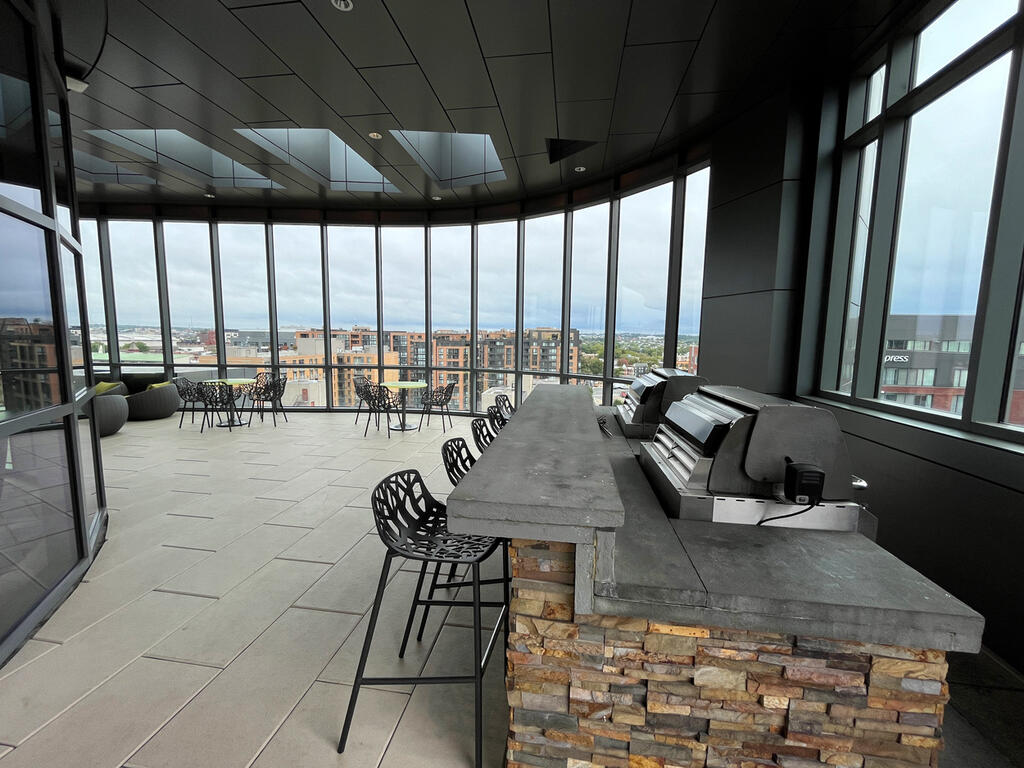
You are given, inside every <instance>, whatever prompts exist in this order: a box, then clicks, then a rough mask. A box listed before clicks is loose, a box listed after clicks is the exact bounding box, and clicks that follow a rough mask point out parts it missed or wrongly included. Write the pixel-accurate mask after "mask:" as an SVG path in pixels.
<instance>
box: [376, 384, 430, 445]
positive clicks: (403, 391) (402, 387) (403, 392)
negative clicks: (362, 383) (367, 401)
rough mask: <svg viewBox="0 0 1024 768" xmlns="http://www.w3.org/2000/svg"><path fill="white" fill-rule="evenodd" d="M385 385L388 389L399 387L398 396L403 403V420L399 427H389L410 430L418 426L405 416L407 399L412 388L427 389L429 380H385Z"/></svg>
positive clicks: (390, 427) (389, 427) (402, 430)
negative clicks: (412, 424) (409, 421)
mask: <svg viewBox="0 0 1024 768" xmlns="http://www.w3.org/2000/svg"><path fill="white" fill-rule="evenodd" d="M384 386H385V387H387V388H388V389H397V390H398V398H399V400H400V401H401V403H402V420H401V421H400V422H399V424H398V426H397V427H392V426H391V425H390V424H389V425H388V429H390V430H392V431H395V432H410V431H412V430H414V429H416V427H413V426H410V425H409V423H408V422H407V421H406V418H405V401H406V397H407V394H408V391H409V390H410V389H425V388H426V386H427V382H425V381H385V382H384Z"/></svg>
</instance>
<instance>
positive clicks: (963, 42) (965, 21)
mask: <svg viewBox="0 0 1024 768" xmlns="http://www.w3.org/2000/svg"><path fill="white" fill-rule="evenodd" d="M1016 12H1017V0H958V2H955V3H953V4H952V5H951V6H950V7H949V8H947V9H946V10H945V12H943V13H942V14H940V15H939V16H937V17H936V18H935V20H934V21H933V22H932V23H931V24H929V25H928V26H927V27H925V28H924V29H923V30H921V34H920V35H918V38H917V62H916V64H915V67H914V85H915V86H916V85H917V84H919V83H923V82H924V81H925V80H927V79H928V78H929V77H931V76H932V75H934V74H935V73H936V72H938V71H939V70H940V69H942V68H943V67H944V66H946V64H948V63H949V62H951V61H952V60H953V59H955V58H956V57H957V56H959V55H960V54H961V53H963V52H964V51H966V50H967V49H968V48H970V47H971V46H972V45H974V44H975V43H976V42H978V41H979V40H981V39H982V38H983V37H985V35H987V34H988V33H989V32H991V31H992V30H994V29H995V28H996V27H998V26H999V25H1000V24H1002V23H1003V22H1004V21H1006V20H1007V19H1008V18H1010V17H1011V16H1013V14H1015V13H1016Z"/></svg>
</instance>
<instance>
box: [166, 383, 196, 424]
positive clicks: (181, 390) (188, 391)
mask: <svg viewBox="0 0 1024 768" xmlns="http://www.w3.org/2000/svg"><path fill="white" fill-rule="evenodd" d="M171 381H173V382H174V388H175V389H177V390H178V397H180V398H181V418H180V419H178V429H181V425H182V424H184V423H185V411H187V410H190V409H191V411H192V423H193V424H195V423H196V406H197V405H201V404H202V403H201V401H200V400H199V395H198V394H197V392H196V382H194V381H192V379H186V378H185V377H184V376H175V377H174V378H173V379H171Z"/></svg>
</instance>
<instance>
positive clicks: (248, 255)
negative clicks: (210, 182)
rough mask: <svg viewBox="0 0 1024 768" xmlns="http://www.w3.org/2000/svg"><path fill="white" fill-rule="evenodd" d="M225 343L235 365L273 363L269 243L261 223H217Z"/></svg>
mask: <svg viewBox="0 0 1024 768" xmlns="http://www.w3.org/2000/svg"><path fill="white" fill-rule="evenodd" d="M217 242H218V245H219V248H220V275H221V285H222V286H223V288H222V293H223V301H224V344H225V348H226V353H227V360H226V361H225V362H227V363H228V364H232V365H244V366H254V367H256V368H257V369H260V368H261V366H265V365H269V364H270V320H269V311H270V310H269V309H268V305H267V242H266V230H265V229H264V226H263V225H262V224H218V225H217Z"/></svg>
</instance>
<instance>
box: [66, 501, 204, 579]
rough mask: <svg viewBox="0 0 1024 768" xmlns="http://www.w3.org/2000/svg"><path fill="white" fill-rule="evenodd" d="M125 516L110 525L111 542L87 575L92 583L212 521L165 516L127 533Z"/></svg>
mask: <svg viewBox="0 0 1024 768" xmlns="http://www.w3.org/2000/svg"><path fill="white" fill-rule="evenodd" d="M124 514H125V513H123V512H118V514H117V515H113V516H111V519H110V521H109V522H108V523H107V541H106V542H104V544H103V548H102V549H101V550H100V552H99V554H98V555H97V556H96V560H95V562H93V564H92V566H90V568H89V573H88V575H87V576H86V578H88V579H89V580H90V581H93V580H95V579H97V578H99V577H100V576H102V575H103V574H105V573H107V572H108V571H110V570H112V569H114V568H119V567H121V566H123V565H124V564H125V563H127V562H129V561H130V560H132V559H134V558H136V557H138V555H139V554H140V553H142V552H145V551H147V550H151V549H152V548H153V547H156V546H159V545H161V544H163V543H165V542H166V541H167V540H168V539H169V538H173V537H174V536H175V535H177V534H185V533H188V532H191V531H195V530H198V529H200V528H202V527H203V526H204V525H205V524H207V523H208V522H210V521H209V520H205V519H202V518H196V517H181V516H179V515H167V514H161V515H154V516H152V517H150V518H149V519H147V520H144V521H142V522H139V523H138V524H137V525H133V526H131V527H129V528H127V529H124V530H123V529H122V527H121V521H122V519H123V515H124Z"/></svg>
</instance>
